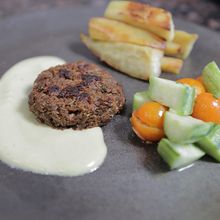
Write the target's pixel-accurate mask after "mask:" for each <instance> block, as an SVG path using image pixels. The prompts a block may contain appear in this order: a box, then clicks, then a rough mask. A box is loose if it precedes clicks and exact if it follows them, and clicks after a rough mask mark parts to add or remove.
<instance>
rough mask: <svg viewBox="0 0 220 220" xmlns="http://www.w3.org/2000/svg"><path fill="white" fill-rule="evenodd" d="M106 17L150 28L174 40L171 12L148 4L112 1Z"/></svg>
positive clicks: (149, 29) (153, 31)
mask: <svg viewBox="0 0 220 220" xmlns="http://www.w3.org/2000/svg"><path fill="white" fill-rule="evenodd" d="M104 17H106V18H110V19H114V20H118V21H122V22H125V23H127V24H130V25H133V26H135V27H139V28H142V29H145V30H148V31H150V32H152V33H154V34H156V35H158V36H159V37H161V38H163V39H165V40H167V41H172V40H173V38H174V23H173V18H172V15H171V13H170V12H168V11H166V10H164V9H161V8H156V7H152V6H150V5H148V4H143V3H138V2H131V1H111V2H110V3H109V4H108V6H107V8H106V10H105V13H104Z"/></svg>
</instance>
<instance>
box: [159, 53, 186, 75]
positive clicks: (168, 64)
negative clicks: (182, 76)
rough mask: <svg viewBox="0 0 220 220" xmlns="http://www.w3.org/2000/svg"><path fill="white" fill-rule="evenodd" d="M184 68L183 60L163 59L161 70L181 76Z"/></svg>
mask: <svg viewBox="0 0 220 220" xmlns="http://www.w3.org/2000/svg"><path fill="white" fill-rule="evenodd" d="M182 67H183V60H181V59H178V58H174V57H163V58H162V60H161V70H162V71H163V72H166V73H174V74H179V73H180V71H181V69H182Z"/></svg>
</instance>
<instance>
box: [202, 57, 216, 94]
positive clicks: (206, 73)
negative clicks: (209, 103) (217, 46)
mask: <svg viewBox="0 0 220 220" xmlns="http://www.w3.org/2000/svg"><path fill="white" fill-rule="evenodd" d="M202 78H203V83H204V85H205V87H206V89H207V91H208V92H210V93H212V94H213V95H214V97H215V98H219V97H220V70H219V68H218V65H217V64H216V63H215V62H214V61H212V62H210V63H208V64H207V65H206V66H205V68H204V69H203V71H202Z"/></svg>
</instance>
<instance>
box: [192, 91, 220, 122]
mask: <svg viewBox="0 0 220 220" xmlns="http://www.w3.org/2000/svg"><path fill="white" fill-rule="evenodd" d="M192 116H193V117H194V118H197V119H200V120H203V121H205V122H214V123H217V124H220V99H216V98H214V96H213V95H212V94H211V93H208V92H205V93H201V94H199V95H198V96H197V98H196V101H195V104H194V108H193V113H192Z"/></svg>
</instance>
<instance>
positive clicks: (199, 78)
mask: <svg viewBox="0 0 220 220" xmlns="http://www.w3.org/2000/svg"><path fill="white" fill-rule="evenodd" d="M196 80H197V81H199V82H201V83H202V85H203V86H204V83H203V79H202V76H198V77H197V78H196Z"/></svg>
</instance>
